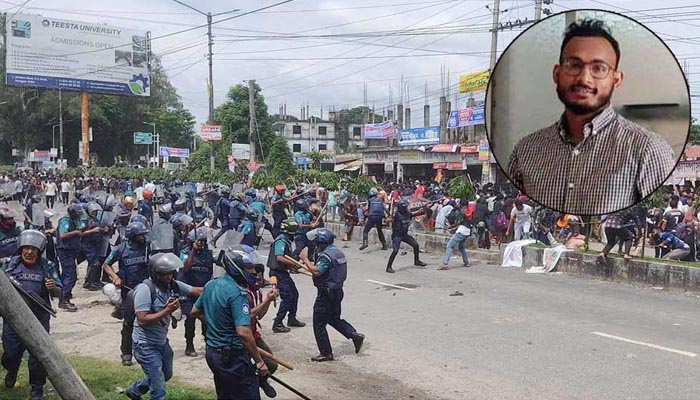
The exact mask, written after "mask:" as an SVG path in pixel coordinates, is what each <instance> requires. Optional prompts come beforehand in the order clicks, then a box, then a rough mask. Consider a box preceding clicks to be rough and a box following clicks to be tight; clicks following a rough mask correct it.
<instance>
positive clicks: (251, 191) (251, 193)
mask: <svg viewBox="0 0 700 400" xmlns="http://www.w3.org/2000/svg"><path fill="white" fill-rule="evenodd" d="M245 195H246V196H248V197H252V198H256V197H258V192H257V191H256V190H255V189H248V190H246V191H245Z"/></svg>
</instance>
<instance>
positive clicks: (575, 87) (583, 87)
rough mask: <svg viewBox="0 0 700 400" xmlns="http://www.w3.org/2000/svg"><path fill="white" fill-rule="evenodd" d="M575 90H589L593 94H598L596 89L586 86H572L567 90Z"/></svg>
mask: <svg viewBox="0 0 700 400" xmlns="http://www.w3.org/2000/svg"><path fill="white" fill-rule="evenodd" d="M577 89H585V90H590V91H591V92H593V93H598V89H596V88H594V87H590V86H586V85H573V86H571V87H570V88H569V91H570V92H573V91H575V90H577Z"/></svg>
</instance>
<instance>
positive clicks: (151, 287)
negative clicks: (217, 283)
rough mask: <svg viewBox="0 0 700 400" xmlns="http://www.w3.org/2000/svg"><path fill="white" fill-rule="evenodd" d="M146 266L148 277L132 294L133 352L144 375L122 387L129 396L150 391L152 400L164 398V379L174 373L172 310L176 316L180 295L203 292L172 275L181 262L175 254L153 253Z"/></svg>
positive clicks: (134, 397)
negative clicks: (169, 329)
mask: <svg viewBox="0 0 700 400" xmlns="http://www.w3.org/2000/svg"><path fill="white" fill-rule="evenodd" d="M149 266H150V269H151V273H150V278H149V279H147V280H146V281H144V282H142V283H140V284H139V285H137V286H136V288H135V289H134V294H133V299H134V312H135V314H136V320H135V322H134V332H133V334H132V340H133V342H134V356H135V357H136V361H138V362H139V364H141V369H143V372H144V374H145V375H146V376H145V377H144V378H143V379H141V380H139V381H136V382H134V383H133V384H131V386H129V387H128V388H126V390H125V391H124V394H125V395H126V396H127V397H128V398H130V399H132V400H136V399H138V400H140V399H141V396H143V395H144V394H146V393H148V392H149V391H150V392H151V397H150V398H151V399H152V400H163V399H165V382H167V381H168V380H170V378H171V377H172V376H173V349H172V348H171V347H170V343H169V342H168V326H170V323H171V314H172V315H173V317H175V318H176V319H177V317H178V316H177V315H176V313H177V312H178V311H179V308H180V298H184V297H187V296H198V295H200V294H201V293H202V288H201V287H192V286H190V285H188V284H186V283H182V282H179V281H176V280H175V279H174V276H175V272H176V271H177V270H178V269H180V268H182V266H183V265H182V261H180V258H178V257H177V256H176V255H175V254H172V253H165V254H156V255H155V256H153V257H151V259H150V260H149ZM181 315H182V314H180V316H181Z"/></svg>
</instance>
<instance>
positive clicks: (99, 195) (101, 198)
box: [92, 190, 108, 207]
mask: <svg viewBox="0 0 700 400" xmlns="http://www.w3.org/2000/svg"><path fill="white" fill-rule="evenodd" d="M107 196H108V194H107V192H105V191H104V190H95V191H94V192H93V193H92V197H94V198H95V201H96V202H97V204H99V205H100V207H104V206H105V202H106V201H107Z"/></svg>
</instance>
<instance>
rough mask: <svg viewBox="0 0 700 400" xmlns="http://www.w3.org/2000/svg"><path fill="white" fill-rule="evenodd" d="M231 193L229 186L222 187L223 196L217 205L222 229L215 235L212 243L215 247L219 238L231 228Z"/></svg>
mask: <svg viewBox="0 0 700 400" xmlns="http://www.w3.org/2000/svg"><path fill="white" fill-rule="evenodd" d="M230 195H231V191H230V190H229V189H228V188H227V187H223V188H222V189H221V198H220V199H219V203H218V205H217V207H216V208H217V210H218V214H217V217H218V218H219V222H220V223H221V229H220V230H219V232H218V233H217V234H216V236H214V242H213V243H212V244H213V245H214V247H216V241H217V240H219V238H220V237H221V236H223V234H224V233H226V231H228V230H229V229H231V221H230V219H229V213H230V211H231V201H230V200H229V196H230Z"/></svg>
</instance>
